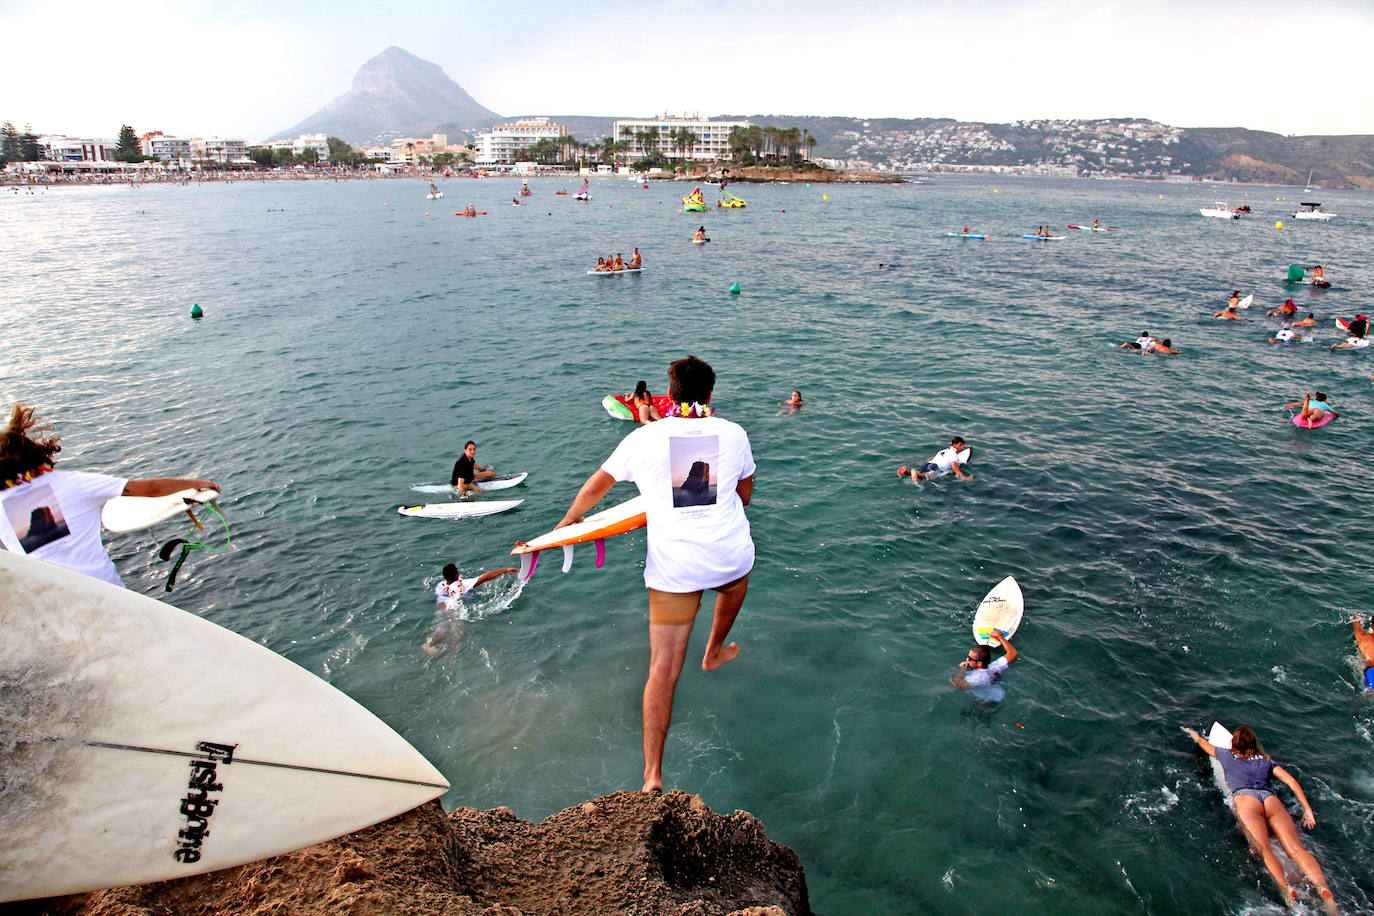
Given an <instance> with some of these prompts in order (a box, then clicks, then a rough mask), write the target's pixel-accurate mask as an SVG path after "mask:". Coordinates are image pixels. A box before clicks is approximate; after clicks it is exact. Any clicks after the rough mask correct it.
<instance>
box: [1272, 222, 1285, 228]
mask: <svg viewBox="0 0 1374 916" xmlns="http://www.w3.org/2000/svg"><path fill="white" fill-rule="evenodd" d="M1274 228H1275V229H1282V228H1283V220H1279V221H1278V222H1277V223H1275V224H1274Z"/></svg>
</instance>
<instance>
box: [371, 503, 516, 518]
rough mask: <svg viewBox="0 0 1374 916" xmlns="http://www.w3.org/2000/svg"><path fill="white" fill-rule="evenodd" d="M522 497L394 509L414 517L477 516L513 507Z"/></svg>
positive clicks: (492, 513)
mask: <svg viewBox="0 0 1374 916" xmlns="http://www.w3.org/2000/svg"><path fill="white" fill-rule="evenodd" d="M522 502H524V500H523V499H489V500H481V501H478V502H473V503H430V504H428V505H424V506H401V507H399V508H398V509H397V510H396V511H397V512H399V513H400V514H401V515H409V516H412V517H414V518H478V517H480V516H483V515H495V514H496V513H498V512H505V511H506V510H507V509H514V508H515V507H516V506H518V505H520V504H521V503H522Z"/></svg>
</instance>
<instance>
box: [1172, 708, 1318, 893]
mask: <svg viewBox="0 0 1374 916" xmlns="http://www.w3.org/2000/svg"><path fill="white" fill-rule="evenodd" d="M1183 733H1184V734H1185V735H1187V736H1188V737H1189V738H1192V739H1193V742H1194V743H1196V744H1197V746H1198V747H1200V748H1202V749H1203V750H1204V751H1206V752H1207V754H1208V756H1210V757H1214V758H1216V761H1217V763H1219V764H1221V769H1222V772H1223V773H1224V774H1225V775H1226V786H1227V788H1229V789H1230V790H1231V807H1232V809H1233V810H1234V811H1235V814H1236V820H1238V821H1240V825H1241V829H1242V830H1243V832H1244V833H1245V836H1246V839H1247V840H1249V842H1250V848H1251V849H1252V850H1254V851H1255V852H1256V853H1258V854H1259V856H1260V858H1262V859H1263V860H1264V867H1265V868H1267V869H1269V874H1270V875H1271V876H1273V878H1274V883H1276V884H1277V885H1278V886H1279V893H1280V894H1282V895H1283V902H1284V903H1285V904H1287V905H1288V906H1290V907H1293V906H1295V905H1296V904H1297V902H1298V894H1297V892H1296V891H1294V890H1293V889H1292V888H1291V887H1289V886H1288V881H1287V879H1286V878H1285V877H1284V874H1283V865H1282V864H1281V863H1280V862H1279V860H1278V857H1277V856H1276V855H1274V849H1273V846H1272V845H1271V844H1270V842H1269V840H1270V837H1271V836H1272V837H1274V838H1276V839H1278V841H1279V842H1280V843H1282V844H1283V849H1284V851H1285V852H1286V853H1288V856H1289V858H1291V859H1292V860H1293V861H1294V862H1296V863H1297V864H1298V867H1299V868H1301V869H1302V871H1303V874H1305V875H1306V876H1307V880H1309V881H1311V882H1312V884H1313V885H1314V886H1315V887H1316V888H1317V893H1318V894H1319V895H1320V896H1321V898H1322V904H1323V906H1324V908H1325V909H1326V912H1328V913H1333V914H1334V913H1338V912H1340V911H1339V910H1337V909H1336V902H1335V900H1333V899H1332V897H1331V888H1330V887H1328V886H1327V882H1326V875H1325V874H1323V873H1322V867H1321V866H1320V865H1319V864H1317V860H1316V857H1314V856H1313V855H1312V853H1310V852H1308V851H1307V849H1306V848H1304V847H1303V845H1302V839H1301V837H1299V836H1298V827H1297V825H1296V824H1294V823H1293V816H1292V815H1291V814H1289V813H1288V809H1287V808H1285V807H1284V806H1283V802H1282V801H1280V800H1279V797H1278V796H1277V795H1276V794H1274V784H1273V777H1275V776H1277V777H1278V778H1279V781H1280V782H1282V783H1283V784H1284V785H1286V786H1287V787H1288V788H1290V789H1292V790H1293V794H1294V795H1296V796H1297V797H1298V802H1299V803H1300V804H1301V805H1302V810H1303V816H1302V825H1303V826H1304V827H1306V828H1307V829H1308V830H1311V829H1312V828H1313V827H1315V826H1317V818H1316V815H1314V814H1313V813H1312V806H1311V805H1310V804H1308V802H1307V796H1306V795H1305V794H1304V793H1303V791H1302V786H1300V785H1298V781H1297V780H1296V779H1294V778H1293V776H1292V774H1291V773H1289V772H1288V771H1287V770H1285V769H1284V768H1283V767H1281V766H1279V765H1278V764H1276V763H1275V762H1274V761H1272V760H1270V759H1269V757H1268V756H1266V755H1265V753H1264V748H1262V747H1260V743H1259V739H1258V738H1256V737H1255V733H1254V731H1252V730H1251V729H1250V727H1249V726H1248V725H1241V726H1239V727H1237V728H1236V730H1235V732H1234V733H1233V734H1232V735H1231V747H1230V748H1229V749H1228V748H1224V747H1215V746H1214V745H1213V744H1212V743H1211V742H1210V741H1208V740H1207V739H1206V738H1204V737H1202V736H1201V735H1199V734H1198V733H1197V731H1196V730H1195V729H1191V728H1186V727H1185V728H1184V729H1183Z"/></svg>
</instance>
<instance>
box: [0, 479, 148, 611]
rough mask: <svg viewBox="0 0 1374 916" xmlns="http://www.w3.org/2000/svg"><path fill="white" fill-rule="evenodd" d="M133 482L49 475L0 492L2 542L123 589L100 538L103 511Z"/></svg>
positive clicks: (14, 549)
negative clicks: (103, 508) (109, 501)
mask: <svg viewBox="0 0 1374 916" xmlns="http://www.w3.org/2000/svg"><path fill="white" fill-rule="evenodd" d="M128 483H129V481H128V480H126V479H125V478H123V477H109V476H107V475H105V474H90V473H86V472H84V471H49V472H48V473H46V474H42V475H40V476H38V477H35V478H34V479H33V480H29V481H25V482H24V483H21V484H19V485H18V486H14V487H10V488H9V489H7V490H0V544H3V545H4V547H5V549H6V550H13V551H15V552H16V553H26V554H28V555H29V556H31V557H35V558H37V559H39V560H45V561H47V562H49V563H53V564H56V565H57V566H62V567H65V568H66V569H70V570H72V571H73V572H79V573H83V574H85V575H87V576H92V577H94V578H96V579H100V580H102V581H104V582H109V583H111V584H113V585H120V586H122V585H123V584H124V582H123V581H122V580H121V579H120V578H119V573H118V572H117V571H116V570H115V565H114V562H113V561H112V560H111V559H110V555H109V554H107V553H106V552H105V545H104V544H103V543H101V540H100V510H101V508H102V507H103V506H104V505H105V501H106V500H109V499H113V498H114V497H116V496H118V495H119V494H121V493H123V492H124V487H125V486H127V485H128Z"/></svg>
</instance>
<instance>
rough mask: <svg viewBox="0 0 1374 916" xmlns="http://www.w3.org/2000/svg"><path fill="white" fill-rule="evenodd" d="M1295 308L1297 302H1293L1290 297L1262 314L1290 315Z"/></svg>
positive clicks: (1272, 315)
mask: <svg viewBox="0 0 1374 916" xmlns="http://www.w3.org/2000/svg"><path fill="white" fill-rule="evenodd" d="M1297 310H1298V306H1297V303H1295V302H1294V301H1293V300H1292V299H1288V300H1286V301H1285V302H1284V303H1283V305H1280V306H1279V307H1278V308H1272V309H1270V310H1269V311H1267V312H1265V313H1264V314H1265V315H1266V316H1268V317H1275V316H1278V315H1292V314H1293V313H1294V312H1296V311H1297Z"/></svg>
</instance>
